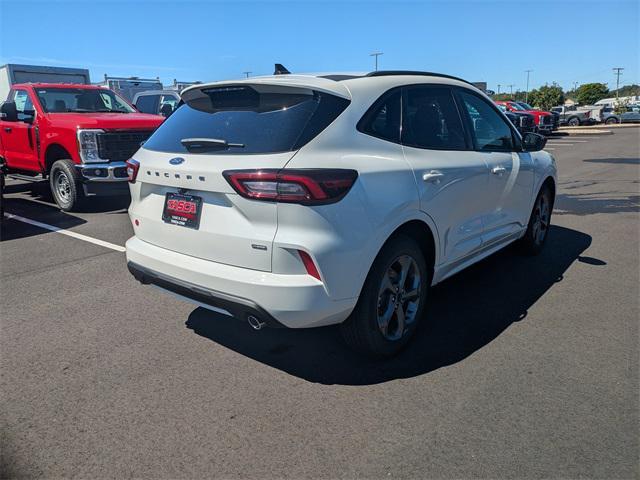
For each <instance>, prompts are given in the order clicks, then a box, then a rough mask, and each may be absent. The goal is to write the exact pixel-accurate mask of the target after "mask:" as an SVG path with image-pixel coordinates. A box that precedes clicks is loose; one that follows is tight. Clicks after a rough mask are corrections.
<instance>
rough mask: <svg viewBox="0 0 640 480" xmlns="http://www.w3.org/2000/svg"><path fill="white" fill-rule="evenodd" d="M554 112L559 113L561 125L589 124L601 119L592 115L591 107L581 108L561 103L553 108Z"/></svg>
mask: <svg viewBox="0 0 640 480" xmlns="http://www.w3.org/2000/svg"><path fill="white" fill-rule="evenodd" d="M551 112H552V113H557V114H558V115H559V120H560V125H569V126H571V127H577V126H578V125H588V124H592V123H595V122H596V121H599V119H598V120H596V119H594V118H592V117H591V110H590V109H579V108H577V107H575V106H572V107H567V106H564V105H560V106H557V107H553V108H552V109H551Z"/></svg>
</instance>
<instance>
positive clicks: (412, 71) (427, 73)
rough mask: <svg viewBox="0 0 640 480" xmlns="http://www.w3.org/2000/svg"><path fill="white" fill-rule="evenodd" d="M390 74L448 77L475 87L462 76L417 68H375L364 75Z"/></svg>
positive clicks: (379, 75)
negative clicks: (423, 70) (375, 69)
mask: <svg viewBox="0 0 640 480" xmlns="http://www.w3.org/2000/svg"><path fill="white" fill-rule="evenodd" d="M390 75H421V76H425V77H441V78H449V79H451V80H458V81H459V82H464V83H467V84H469V85H472V86H474V87H475V85H473V83H471V82H469V81H467V80H465V79H464V78H459V77H454V76H453V75H445V74H444V73H435V72H421V71H419V70H377V71H375V72H369V73H367V74H366V75H365V77H386V76H390ZM476 88H477V87H476Z"/></svg>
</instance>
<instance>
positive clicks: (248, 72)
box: [242, 71, 253, 78]
mask: <svg viewBox="0 0 640 480" xmlns="http://www.w3.org/2000/svg"><path fill="white" fill-rule="evenodd" d="M242 73H244V74H245V76H246V77H247V78H249V74H250V73H253V72H251V71H247V72H242Z"/></svg>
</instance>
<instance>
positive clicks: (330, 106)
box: [126, 71, 556, 356]
mask: <svg viewBox="0 0 640 480" xmlns="http://www.w3.org/2000/svg"><path fill="white" fill-rule="evenodd" d="M182 100H183V102H185V104H184V105H182V106H180V107H179V108H178V110H176V112H175V113H174V114H173V115H171V117H169V118H168V119H167V120H166V121H165V122H164V123H163V124H162V125H161V126H160V127H159V128H158V130H157V131H156V132H155V133H154V134H153V135H152V136H151V137H150V138H149V139H148V140H147V141H146V142H145V144H144V145H143V147H142V148H141V149H140V150H139V151H138V152H137V153H136V154H135V155H134V158H132V159H131V160H130V161H129V162H128V172H129V178H130V182H131V183H130V186H131V197H132V201H131V206H130V208H129V215H130V217H131V222H132V224H133V229H134V236H133V237H132V238H131V239H129V240H128V241H127V243H126V249H127V252H126V255H127V262H128V267H129V270H130V271H131V273H132V274H133V275H134V276H135V277H136V278H137V279H138V280H139V281H140V282H142V283H143V284H154V285H157V286H159V287H161V288H163V289H165V290H168V291H171V292H173V293H175V294H178V295H180V296H182V297H183V298H186V299H190V300H192V301H194V302H196V303H197V304H198V305H202V306H204V307H206V308H210V309H212V310H215V311H218V312H223V313H227V314H231V315H233V316H236V317H238V318H240V319H243V320H245V321H247V322H248V323H249V324H250V325H251V326H252V327H253V328H255V329H260V328H262V327H263V326H280V327H283V326H284V327H289V328H302V327H315V326H321V325H329V324H341V330H342V332H343V335H344V337H345V339H346V340H347V342H348V343H349V344H350V345H352V346H353V347H354V348H356V349H358V350H361V351H365V352H368V353H371V354H375V355H382V356H388V355H393V354H395V353H396V352H398V351H399V350H400V349H401V348H402V347H403V346H404V345H405V344H406V343H407V341H408V340H409V338H410V337H411V335H412V334H413V333H414V332H415V329H416V327H417V325H418V324H419V323H420V321H421V320H422V317H423V314H424V312H425V305H426V302H427V301H428V298H429V297H428V295H427V291H428V289H429V287H430V286H431V285H433V284H436V283H439V282H441V281H442V280H444V279H445V278H448V277H450V276H451V275H453V274H455V273H457V272H459V271H461V270H462V269H464V268H466V267H468V266H469V265H471V264H474V263H475V262H477V261H479V260H480V259H482V258H484V257H487V256H488V255H490V254H492V253H493V252H496V251H497V250H499V249H501V248H503V247H504V246H506V245H508V244H510V243H512V242H515V241H519V242H520V244H521V246H522V248H523V249H524V250H525V251H526V252H528V253H531V254H535V253H537V252H540V250H541V249H542V248H543V246H544V243H545V240H546V238H547V233H548V231H549V221H550V216H551V211H552V207H553V201H554V195H555V188H556V187H555V185H556V167H555V161H554V159H553V157H552V156H551V155H550V154H548V153H546V152H544V151H541V149H542V148H543V146H544V143H545V138H544V137H542V136H541V135H538V134H534V133H528V134H526V135H525V136H524V138H522V137H521V136H520V134H519V133H518V132H517V131H516V129H515V127H514V126H513V124H512V123H511V122H510V121H508V119H507V118H506V117H505V116H504V115H503V114H502V112H501V111H500V110H499V109H498V108H497V107H496V106H495V105H494V104H493V103H492V102H491V100H490V99H489V98H488V97H487V96H486V95H485V94H483V93H482V92H481V91H480V90H478V89H477V88H475V87H473V86H472V85H471V84H469V83H467V82H465V81H464V80H460V79H456V78H455V77H450V76H446V75H438V74H431V73H418V72H382V71H380V72H373V73H370V74H367V75H364V76H355V75H339V74H336V75H325V76H317V77H316V76H309V75H304V76H302V75H276V76H272V77H261V78H250V79H246V80H239V81H228V82H217V83H210V84H204V85H198V86H195V87H191V88H188V89H186V90H184V91H183V92H182Z"/></svg>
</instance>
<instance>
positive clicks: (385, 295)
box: [340, 235, 431, 357]
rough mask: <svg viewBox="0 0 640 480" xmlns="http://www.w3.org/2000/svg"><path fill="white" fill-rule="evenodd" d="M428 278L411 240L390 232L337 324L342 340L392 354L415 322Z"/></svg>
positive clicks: (366, 350)
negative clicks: (347, 313)
mask: <svg viewBox="0 0 640 480" xmlns="http://www.w3.org/2000/svg"><path fill="white" fill-rule="evenodd" d="M430 283H431V278H430V274H429V269H428V268H427V263H426V260H425V258H424V255H423V254H422V251H421V250H420V248H419V246H418V244H417V243H416V241H415V240H413V239H412V238H409V237H406V236H404V235H398V236H396V237H393V238H391V239H390V240H389V241H388V242H387V243H386V244H385V246H384V247H383V248H382V250H381V251H380V253H379V254H378V256H377V257H376V259H375V261H374V262H373V265H372V266H371V270H370V271H369V275H368V276H367V279H366V280H365V283H364V286H363V287H362V292H361V293H360V298H359V299H358V303H357V305H356V307H355V309H354V310H353V312H352V313H351V315H350V316H349V318H348V319H347V320H346V321H345V322H343V323H342V324H341V325H340V330H341V333H342V336H343V338H344V340H345V342H346V343H347V344H348V345H349V346H350V347H351V348H353V349H354V350H356V351H358V352H361V353H365V354H368V355H371V356H375V357H391V356H393V355H395V354H397V353H398V352H399V351H400V350H401V349H402V348H404V346H405V345H406V344H407V343H408V342H409V339H410V338H411V337H412V336H413V334H414V332H415V330H416V327H417V325H418V323H419V322H420V319H421V317H422V315H423V312H424V308H425V304H426V299H427V290H428V287H429V285H430Z"/></svg>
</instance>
